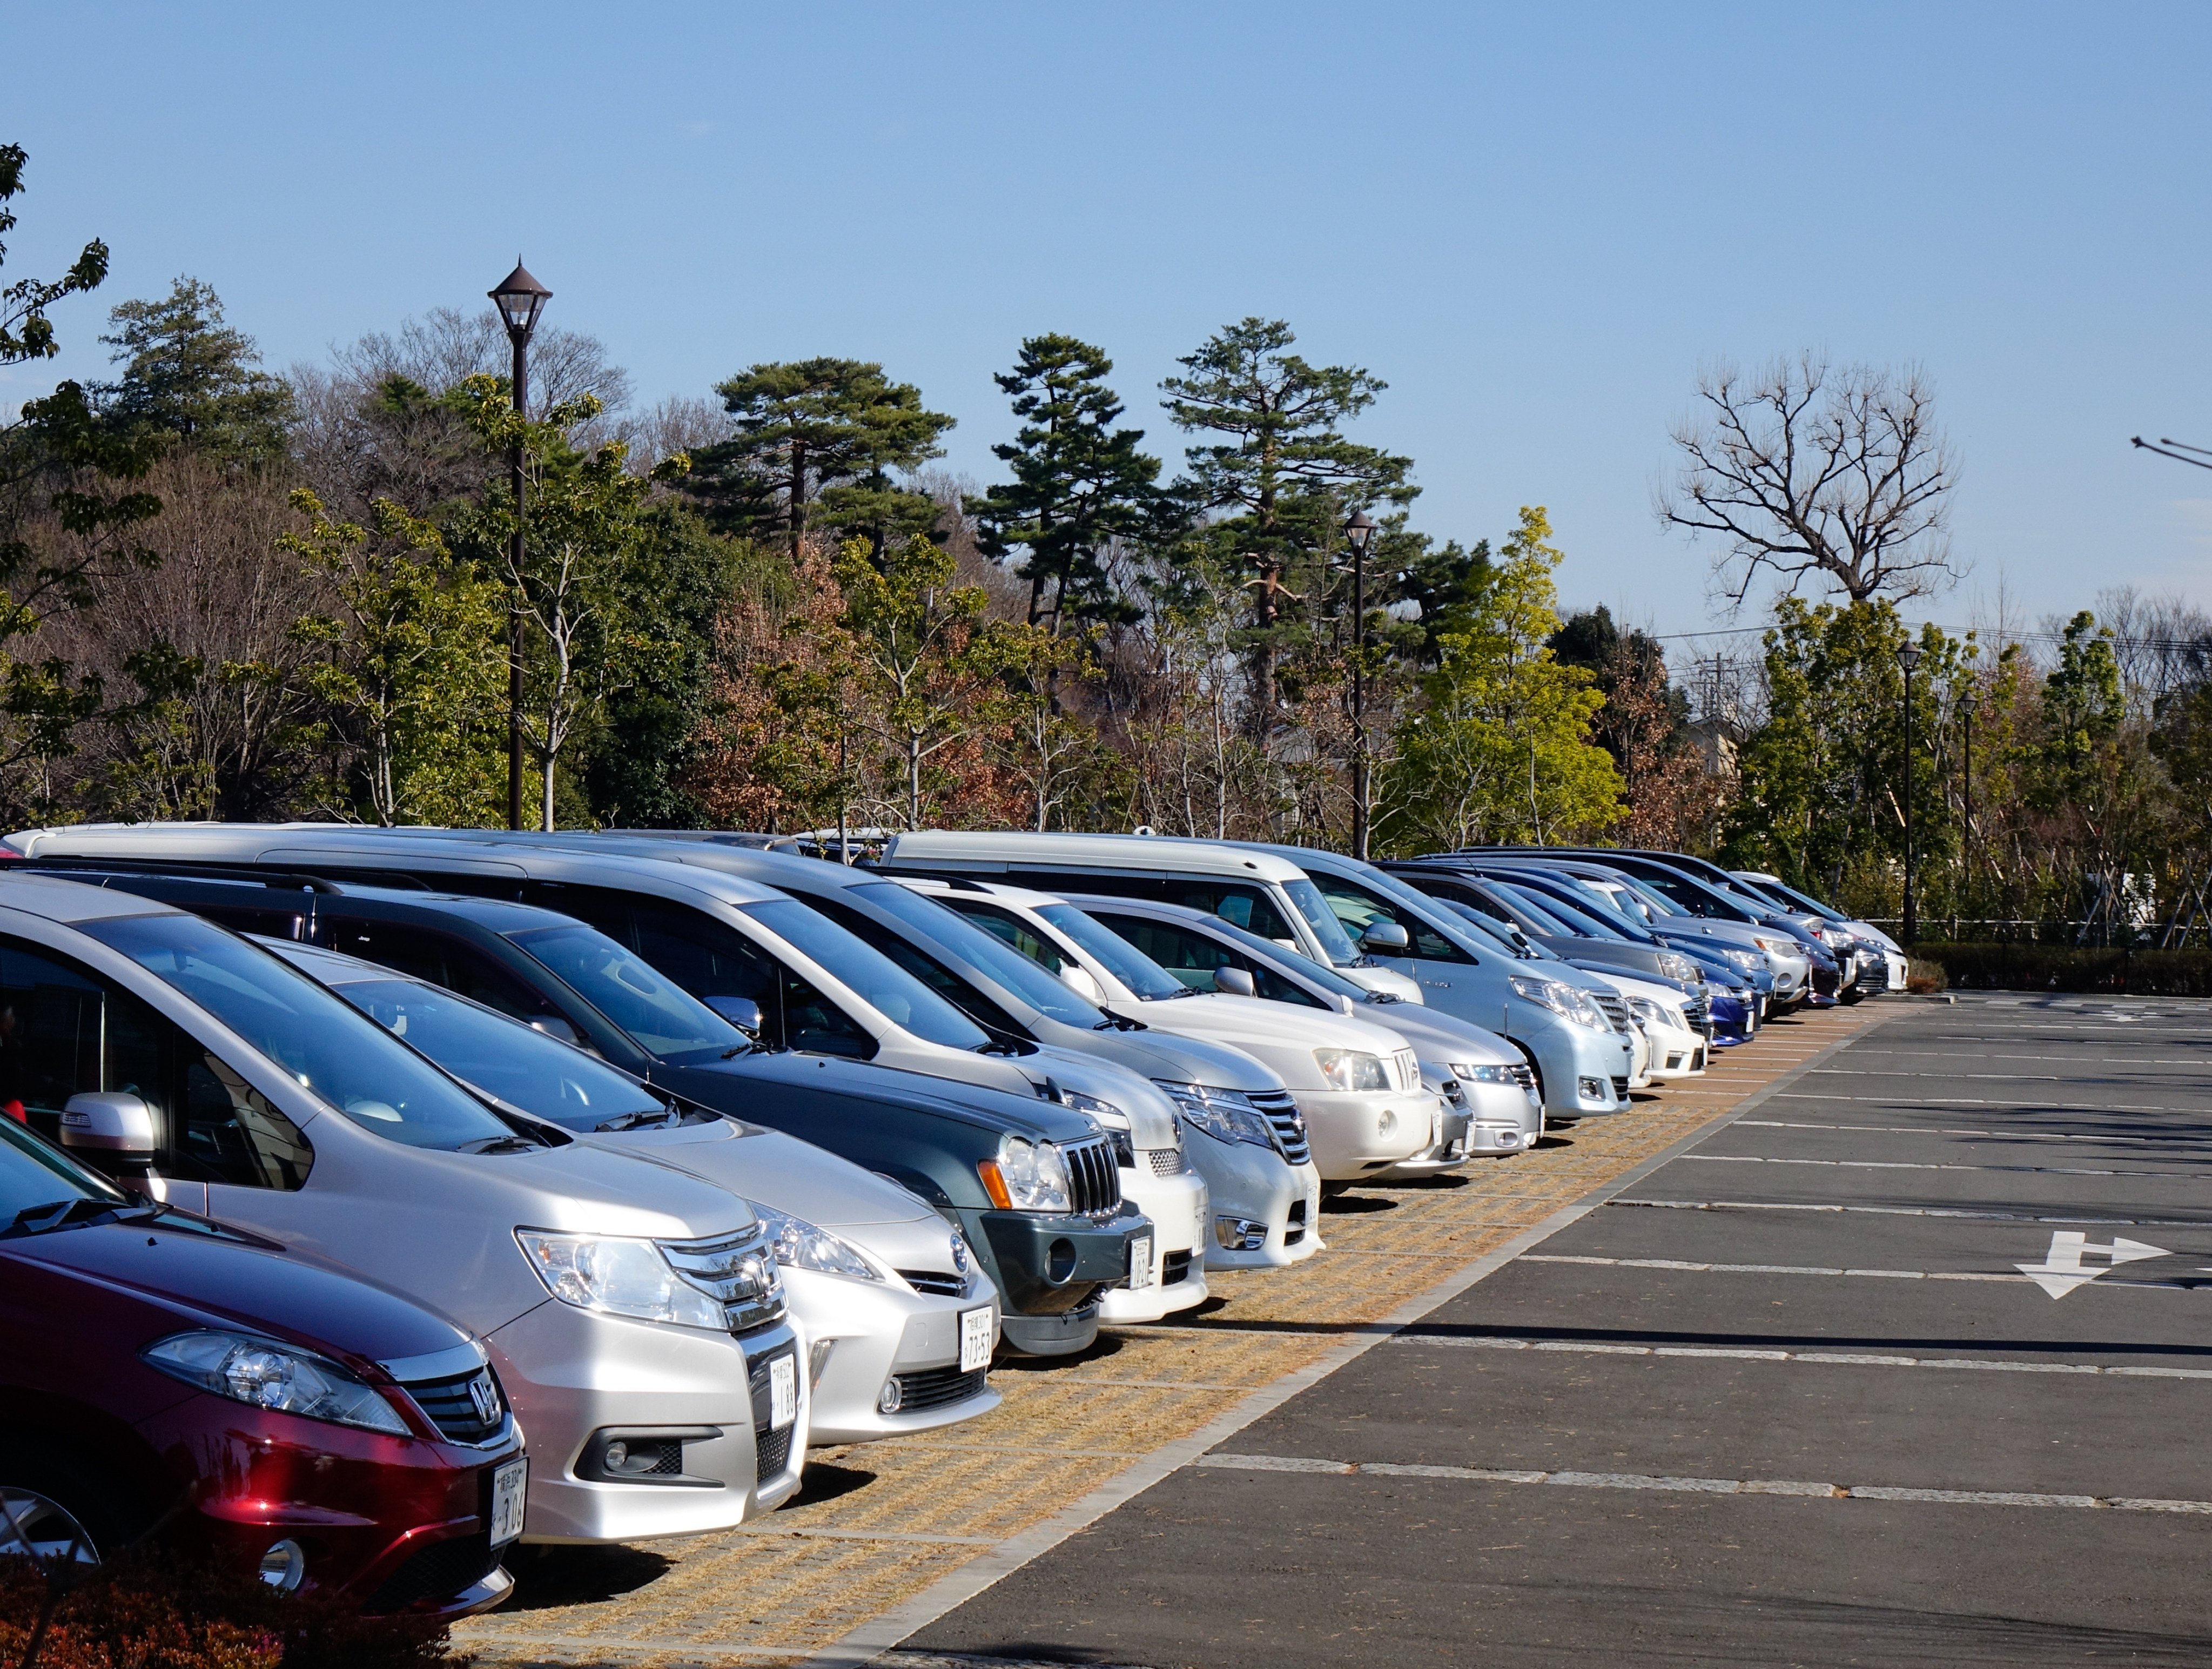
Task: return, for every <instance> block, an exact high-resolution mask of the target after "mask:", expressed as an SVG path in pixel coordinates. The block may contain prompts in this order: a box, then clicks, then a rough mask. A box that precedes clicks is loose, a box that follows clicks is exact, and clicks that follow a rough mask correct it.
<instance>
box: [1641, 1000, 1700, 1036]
mask: <svg viewBox="0 0 2212 1669" xmlns="http://www.w3.org/2000/svg"><path fill="white" fill-rule="evenodd" d="M1628 1012H1629V1013H1631V1014H1634V1015H1635V1016H1636V1018H1637V1020H1638V1022H1639V1023H1640V1024H1642V1025H1644V1026H1671V1027H1673V1028H1674V1030H1675V1031H1677V1032H1686V1031H1688V1030H1689V1029H1690V1026H1689V1022H1688V1021H1687V1020H1685V1019H1684V1018H1683V1016H1682V1011H1681V1010H1680V1009H1679V1008H1668V1006H1667V1004H1665V1003H1663V1002H1656V1001H1655V1000H1654V999H1652V998H1650V997H1648V996H1632V997H1630V998H1629V999H1628Z"/></svg>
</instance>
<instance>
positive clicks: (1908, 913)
mask: <svg viewBox="0 0 2212 1669" xmlns="http://www.w3.org/2000/svg"><path fill="white" fill-rule="evenodd" d="M1897 664H1898V666H1899V667H1900V668H1902V669H1903V671H1904V673H1905V919H1904V920H1903V921H1902V922H1901V923H1899V927H1900V928H1901V929H1903V934H1902V936H1903V938H1904V940H1905V943H1906V944H1907V945H1911V943H1912V942H1913V941H1915V940H1917V938H1919V936H1920V912H1919V911H1918V909H1917V907H1916V906H1915V905H1914V903H1913V898H1912V669H1913V668H1914V667H1917V666H1918V665H1919V664H1920V646H1919V645H1918V644H1917V643H1911V642H1910V641H1907V642H1905V643H1900V644H1899V645H1898V647H1897Z"/></svg>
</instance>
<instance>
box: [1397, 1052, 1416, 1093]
mask: <svg viewBox="0 0 2212 1669" xmlns="http://www.w3.org/2000/svg"><path fill="white" fill-rule="evenodd" d="M1393 1058H1394V1059H1395V1060H1396V1062H1397V1063H1398V1087H1399V1088H1400V1089H1401V1091H1404V1092H1405V1093H1408V1094H1411V1093H1413V1092H1415V1091H1417V1090H1419V1088H1420V1087H1421V1057H1419V1056H1418V1055H1416V1054H1415V1053H1414V1052H1413V1051H1412V1050H1410V1049H1401V1050H1400V1051H1398V1052H1397V1054H1396V1055H1395V1057H1393Z"/></svg>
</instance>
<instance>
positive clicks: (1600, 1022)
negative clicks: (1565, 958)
mask: <svg viewBox="0 0 2212 1669" xmlns="http://www.w3.org/2000/svg"><path fill="white" fill-rule="evenodd" d="M1510 978H1511V983H1512V986H1513V990H1514V991H1515V992H1516V994H1517V995H1519V996H1523V997H1526V998H1527V999H1528V1001H1529V1002H1538V1003H1541V1004H1542V1005H1543V1006H1544V1007H1545V1008H1549V1009H1550V1010H1551V1011H1552V1012H1553V1014H1558V1015H1559V1016H1560V1017H1561V1018H1562V1019H1565V1020H1572V1021H1574V1023H1575V1024H1576V1025H1577V1026H1589V1028H1590V1030H1592V1031H1593V1032H1610V1031H1611V1030H1613V1022H1612V1021H1611V1020H1607V1018H1606V1017H1605V1010H1604V1009H1602V1008H1599V1007H1598V1006H1597V1004H1596V1003H1595V1002H1592V1001H1591V1000H1590V996H1589V992H1587V991H1584V990H1581V989H1580V988H1579V987H1577V986H1574V985H1570V984H1566V983H1565V981H1564V980H1559V979H1535V978H1530V977H1528V975H1525V974H1517V973H1516V974H1514V975H1512V976H1510Z"/></svg>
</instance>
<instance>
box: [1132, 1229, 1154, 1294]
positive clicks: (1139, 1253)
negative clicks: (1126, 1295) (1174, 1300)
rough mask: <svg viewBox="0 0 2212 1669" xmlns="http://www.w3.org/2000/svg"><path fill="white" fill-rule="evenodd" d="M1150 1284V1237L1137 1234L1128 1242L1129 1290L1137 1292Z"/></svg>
mask: <svg viewBox="0 0 2212 1669" xmlns="http://www.w3.org/2000/svg"><path fill="white" fill-rule="evenodd" d="M1151 1285H1152V1236H1151V1235H1149V1234H1139V1235H1138V1236H1137V1238H1136V1239H1135V1240H1132V1241H1130V1242H1129V1290H1130V1291H1131V1292H1138V1291H1140V1290H1142V1289H1143V1288H1146V1287H1149V1286H1151Z"/></svg>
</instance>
